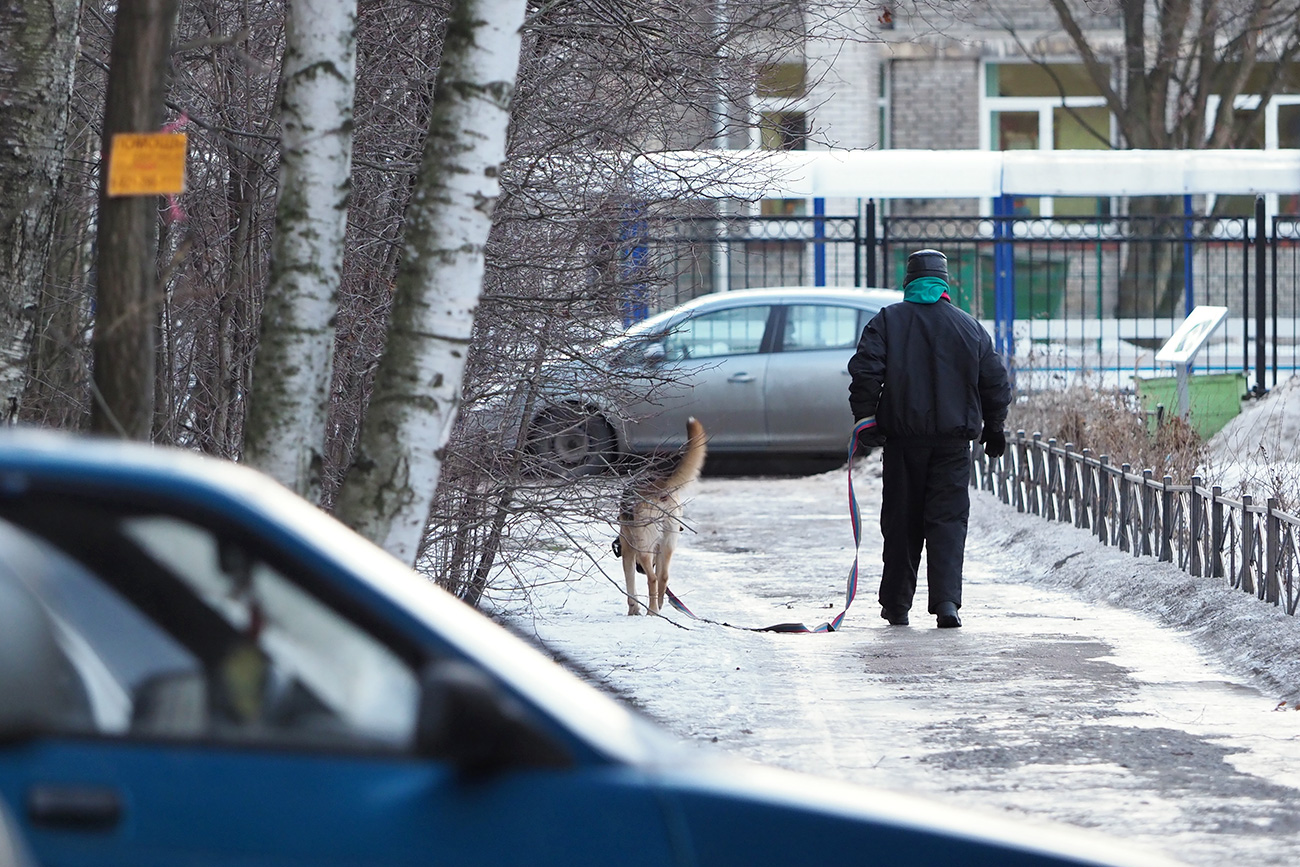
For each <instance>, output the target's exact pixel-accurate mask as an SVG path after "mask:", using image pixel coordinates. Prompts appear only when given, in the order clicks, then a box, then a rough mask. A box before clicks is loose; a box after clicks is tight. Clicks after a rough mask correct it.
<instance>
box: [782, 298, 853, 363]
mask: <svg viewBox="0 0 1300 867" xmlns="http://www.w3.org/2000/svg"><path fill="white" fill-rule="evenodd" d="M859 312H860V311H859V310H858V309H857V308H855V307H833V306H831V305H828V304H792V305H791V306H789V307H787V308H786V315H785V328H784V330H783V331H782V334H781V349H782V351H784V352H794V351H798V350H801V349H852V348H853V347H854V346H856V345H857V342H858V336H859V333H860V330H859V328H858V314H859Z"/></svg>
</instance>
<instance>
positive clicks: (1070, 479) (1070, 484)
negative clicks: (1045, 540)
mask: <svg viewBox="0 0 1300 867" xmlns="http://www.w3.org/2000/svg"><path fill="white" fill-rule="evenodd" d="M1074 464H1075V460H1074V443H1066V444H1065V454H1064V455H1063V456H1062V458H1061V469H1062V470H1063V471H1064V472H1065V490H1064V491H1063V492H1062V496H1061V522H1062V523H1065V524H1071V523H1073V520H1072V518H1071V516H1070V511H1071V509H1074V508H1075V502H1074V496H1075V487H1076V486H1075V477H1074ZM1075 511H1076V512H1077V511H1078V510H1077V509H1075Z"/></svg>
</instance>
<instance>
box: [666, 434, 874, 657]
mask: <svg viewBox="0 0 1300 867" xmlns="http://www.w3.org/2000/svg"><path fill="white" fill-rule="evenodd" d="M875 426H876V417H875V416H874V415H873V416H868V417H867V418H864V419H862V420H861V421H860V422H858V423H857V424H855V425H854V426H853V434H852V435H851V436H850V437H849V466H848V471H849V520H850V521H851V522H852V524H853V565H852V566H850V567H849V580H848V586H847V587H846V588H845V590H844V610H843V611H841V612H840V613H839V614H837V615H835V617H833V618H832V619H830V620H828V621H827V622H825V623H822V624H820V625H818V626H813V627H809V626H805V625H804V624H802V623H776V624H773V625H772V626H759V627H737V628H741V629H747V630H748V631H750V632H788V633H795V634H812V633H816V632H838V631H839V630H840V627H841V626H842V625H843V623H844V615H846V614H848V613H849V606H850V605H852V604H853V598H854V597H855V596H857V595H858V557H859V549H860V548H861V547H862V515H861V513H860V512H859V511H858V498H857V497H856V496H854V494H853V458H854V456H855V455H856V454H857V452H858V434H860V433H861V432H862V431H864V430H869V429H870V428H873V427H875ZM664 589H665V590H666V591H667V594H668V604H669V605H671V606H673V608H675V609H677V610H678V611H680V612H681V613H682V614H685V615H686V616H687V617H689V618H691V619H692V620H699V621H702V622H705V623H717V621H715V620H709V619H707V618H704V617H699V616H697V615H696V614H695V613H694V612H692V611H691V609H689V608H687V607H686V605H685V604H683V603H682V601H681V600H680V599H678V598H677V596H676V594H674V593H673V591H672V590H669V589H668V588H664ZM721 625H722V626H731V624H730V623H723V624H721Z"/></svg>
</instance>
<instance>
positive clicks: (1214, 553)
mask: <svg viewBox="0 0 1300 867" xmlns="http://www.w3.org/2000/svg"><path fill="white" fill-rule="evenodd" d="M1222 495H1223V488H1222V487H1221V486H1219V485H1215V486H1214V487H1212V488H1210V521H1211V523H1212V524H1213V526H1212V527H1211V528H1210V545H1211V546H1212V547H1211V552H1210V554H1211V556H1210V577H1212V578H1222V577H1223V503H1221V502H1219V497H1221V496H1222Z"/></svg>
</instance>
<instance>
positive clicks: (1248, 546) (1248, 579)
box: [1241, 494, 1255, 596]
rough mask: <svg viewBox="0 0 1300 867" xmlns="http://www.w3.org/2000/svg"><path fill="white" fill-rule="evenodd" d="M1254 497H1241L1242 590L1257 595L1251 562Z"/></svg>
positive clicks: (1252, 554) (1253, 544) (1252, 558)
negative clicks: (1251, 508)
mask: <svg viewBox="0 0 1300 867" xmlns="http://www.w3.org/2000/svg"><path fill="white" fill-rule="evenodd" d="M1252 503H1254V498H1253V497H1251V495H1250V494H1243V495H1242V497H1241V590H1242V592H1243V593H1249V594H1250V595H1251V596H1254V595H1255V572H1254V570H1253V569H1252V568H1251V563H1252V562H1253V561H1254V559H1255V513H1254V512H1252V511H1251V510H1250V507H1251V504H1252Z"/></svg>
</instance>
